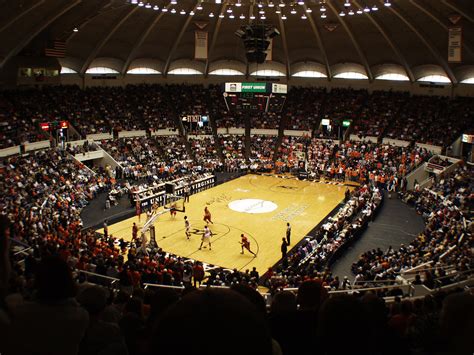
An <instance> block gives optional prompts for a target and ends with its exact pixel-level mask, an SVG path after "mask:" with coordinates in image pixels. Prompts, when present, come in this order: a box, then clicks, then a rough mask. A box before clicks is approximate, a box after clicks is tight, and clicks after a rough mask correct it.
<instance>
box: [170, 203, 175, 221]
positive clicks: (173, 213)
mask: <svg viewBox="0 0 474 355" xmlns="http://www.w3.org/2000/svg"><path fill="white" fill-rule="evenodd" d="M170 215H171V217H173V218H175V217H176V203H175V202H173V203H172V204H171V208H170Z"/></svg>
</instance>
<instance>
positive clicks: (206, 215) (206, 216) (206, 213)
mask: <svg viewBox="0 0 474 355" xmlns="http://www.w3.org/2000/svg"><path fill="white" fill-rule="evenodd" d="M203 220H204V222H206V223H207V224H209V222H211V223H212V224H214V222H212V220H211V212H210V211H209V209H208V208H207V206H206V207H204V218H203Z"/></svg>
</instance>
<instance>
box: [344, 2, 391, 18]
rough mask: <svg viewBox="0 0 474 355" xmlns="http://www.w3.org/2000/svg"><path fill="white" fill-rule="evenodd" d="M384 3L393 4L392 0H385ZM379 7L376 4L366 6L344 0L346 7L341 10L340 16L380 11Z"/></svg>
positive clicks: (386, 4)
mask: <svg viewBox="0 0 474 355" xmlns="http://www.w3.org/2000/svg"><path fill="white" fill-rule="evenodd" d="M384 5H385V6H387V7H389V6H392V3H391V0H384ZM378 10H379V8H378V7H377V5H376V4H374V5H373V6H371V7H369V6H367V5H366V6H365V7H363V8H362V7H358V6H356V5H355V4H353V3H352V0H344V8H343V9H342V10H341V12H340V13H339V16H340V17H344V16H346V15H347V16H354V15H363V14H364V13H366V14H367V13H370V12H375V11H378Z"/></svg>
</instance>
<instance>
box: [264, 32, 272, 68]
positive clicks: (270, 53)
mask: <svg viewBox="0 0 474 355" xmlns="http://www.w3.org/2000/svg"><path fill="white" fill-rule="evenodd" d="M265 60H266V61H267V62H268V61H271V60H273V38H272V39H270V44H269V45H268V49H267V57H266V58H265Z"/></svg>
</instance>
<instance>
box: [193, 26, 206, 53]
mask: <svg viewBox="0 0 474 355" xmlns="http://www.w3.org/2000/svg"><path fill="white" fill-rule="evenodd" d="M207 35H208V34H207V32H206V31H194V36H195V37H194V59H207Z"/></svg>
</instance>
